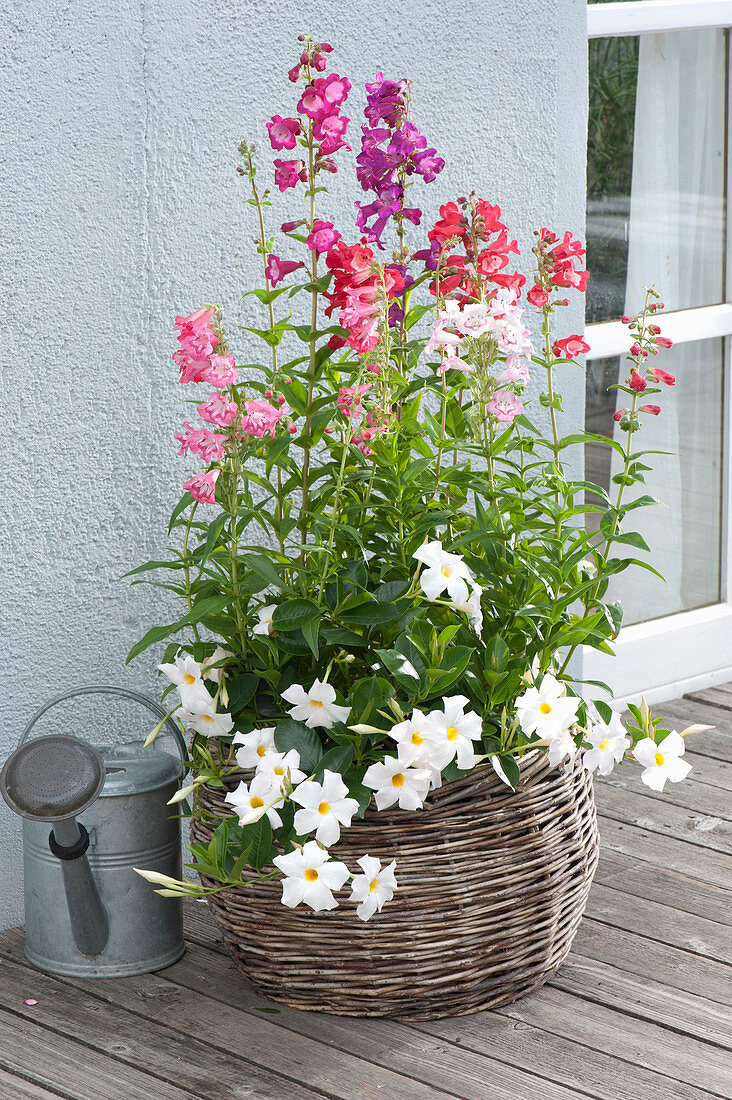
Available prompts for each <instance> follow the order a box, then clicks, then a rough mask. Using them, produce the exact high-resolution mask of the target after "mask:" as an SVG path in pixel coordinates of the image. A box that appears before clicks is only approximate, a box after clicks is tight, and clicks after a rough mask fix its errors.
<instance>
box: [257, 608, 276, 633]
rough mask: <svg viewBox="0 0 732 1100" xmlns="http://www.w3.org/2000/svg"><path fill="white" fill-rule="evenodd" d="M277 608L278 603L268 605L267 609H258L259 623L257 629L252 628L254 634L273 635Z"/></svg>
mask: <svg viewBox="0 0 732 1100" xmlns="http://www.w3.org/2000/svg"><path fill="white" fill-rule="evenodd" d="M276 607H277V604H276V603H268V604H267V606H266V607H260V608H258V609H257V616H258V618H259V622H258V623H257V625H256V626H255V627H252V634H271V633H272V616H273V615H274V613H275V609H276Z"/></svg>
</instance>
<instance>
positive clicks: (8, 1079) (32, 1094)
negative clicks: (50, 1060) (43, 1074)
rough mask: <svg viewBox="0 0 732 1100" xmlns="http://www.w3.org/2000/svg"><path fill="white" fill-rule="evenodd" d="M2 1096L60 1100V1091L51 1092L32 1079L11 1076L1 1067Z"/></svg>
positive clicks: (0, 1084)
mask: <svg viewBox="0 0 732 1100" xmlns="http://www.w3.org/2000/svg"><path fill="white" fill-rule="evenodd" d="M0 1096H4V1097H6V1098H7V1100H59V1096H60V1093H58V1092H49V1091H48V1089H44V1088H41V1086H40V1085H34V1084H33V1082H32V1081H26V1080H24V1079H23V1078H22V1077H15V1076H11V1074H9V1073H6V1072H5V1070H3V1069H0ZM61 1100H63V1097H62V1098H61Z"/></svg>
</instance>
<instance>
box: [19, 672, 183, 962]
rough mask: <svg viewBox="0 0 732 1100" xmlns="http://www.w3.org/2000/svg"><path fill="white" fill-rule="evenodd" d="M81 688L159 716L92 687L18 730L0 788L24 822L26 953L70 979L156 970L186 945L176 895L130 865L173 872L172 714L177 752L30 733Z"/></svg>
mask: <svg viewBox="0 0 732 1100" xmlns="http://www.w3.org/2000/svg"><path fill="white" fill-rule="evenodd" d="M79 695H121V696H123V697H125V698H127V699H133V700H134V701H135V702H138V703H142V704H143V706H145V707H147V708H148V709H149V710H151V711H152V712H153V713H154V714H156V715H157V717H158V718H160V719H162V718H164V717H165V712H164V711H163V710H162V708H161V707H160V706H158V704H157V703H154V702H152V701H151V700H150V699H147V698H146V697H145V696H144V695H140V694H138V693H137V692H136V691H129V690H128V689H127V688H120V687H105V686H91V687H82V688H76V689H74V690H72V691H67V692H65V693H64V694H63V695H59V696H57V697H56V698H55V699H52V700H51V702H49V703H46V704H45V705H44V706H43V707H41V709H40V710H38V711H37V712H36V714H34V715H33V717H32V718H31V720H30V722H29V723H28V725H27V726H26V728H25V730H24V731H23V734H22V736H21V738H20V741H19V743H18V747H17V748H16V749H15V751H14V752H13V753H12V755H11V756H10V757H9V758H8V760H7V761H6V763H5V766H4V768H3V770H2V773H1V774H0V793H1V794H2V796H3V798H4V799H5V801H6V802H7V803H8V805H9V806H10V808H11V809H12V810H14V811H15V812H16V813H18V814H20V815H21V816H22V818H23V865H24V872H25V937H26V939H25V955H26V958H27V959H28V960H29V962H31V963H33V965H34V966H37V967H39V969H41V970H45V971H47V972H49V973H51V974H63V975H67V976H94V977H100V978H101V977H103V978H113V977H127V976H130V975H133V974H145V973H148V972H149V971H152V970H161V969H162V968H163V967H165V966H170V964H171V963H174V962H175V961H176V960H177V959H179V958H180V957H181V955H182V954H183V951H184V950H185V945H184V941H183V913H182V906H181V900H180V899H179V898H163V897H160V895H159V894H156V893H155V892H154V890H152V889H151V888H150V884H149V883H148V882H146V881H145V880H144V879H142V878H141V877H140V876H139V875H138V874H137V873H136V872H135V870H134V868H135V867H142V868H144V869H146V870H153V871H160V872H161V873H162V874H164V875H169V876H170V877H171V878H180V876H181V842H180V820H179V817H178V814H177V811H176V809H175V808H173V807H170V806H168V805H167V802H168V800H169V799H170V798H171V797H172V796H173V794H174V793H175V791H176V790H177V789H178V781H179V779H180V778H181V776H182V775H183V773H184V771H185V759H186V755H187V754H186V746H185V742H184V741H183V738H182V736H181V734H180V731H179V730H178V728H177V727H176V725H175V723H174V722H173V721H172V720H171V719H170V718H169V719H168V720H167V722H166V723H165V729H166V730H167V731H168V732H169V733H170V734H171V735H172V737H173V739H174V744H175V746H176V755H175V756H172V755H171V754H170V753H168V752H162V751H159V750H157V749H156V750H155V751H152V752H151V751H143V746H142V744H132V745H129V744H125V745H117V746H114V747H112V748H99V747H93V746H92V745H89V744H87V742H86V741H83V740H80V739H79V738H77V737H72V736H70V735H67V734H62V733H61V734H52V735H50V736H48V737H37V738H34V739H32V740H29V736H30V733H31V730H32V729H33V726H34V725H35V724H36V722H37V721H38V719H39V718H40V717H41V715H42V714H45V713H46V711H47V710H49V709H50V708H51V707H53V706H55V705H56V704H57V703H60V702H61V701H62V700H65V699H73V698H75V697H76V696H79ZM49 826H50V831H49Z"/></svg>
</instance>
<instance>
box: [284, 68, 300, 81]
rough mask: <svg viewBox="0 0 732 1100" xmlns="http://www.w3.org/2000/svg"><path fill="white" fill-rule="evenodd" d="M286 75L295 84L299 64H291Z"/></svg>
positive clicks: (298, 76) (298, 72) (298, 73)
mask: <svg viewBox="0 0 732 1100" xmlns="http://www.w3.org/2000/svg"><path fill="white" fill-rule="evenodd" d="M287 76H288V78H289V79H290V80H291V81H292V83H293V84H297V82H298V80H299V79H300V66H299V65H293V67H292V68H291V69H290V71H289V73H288V74H287Z"/></svg>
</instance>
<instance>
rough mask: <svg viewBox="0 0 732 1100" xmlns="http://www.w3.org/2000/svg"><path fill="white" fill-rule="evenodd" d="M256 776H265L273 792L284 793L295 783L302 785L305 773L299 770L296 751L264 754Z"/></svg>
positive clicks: (298, 759) (298, 758)
mask: <svg viewBox="0 0 732 1100" xmlns="http://www.w3.org/2000/svg"><path fill="white" fill-rule="evenodd" d="M257 775H264V776H266V777H267V778H268V779H269V781H270V783H271V785H272V789H273V790H280V791H282V792H283V793H286V792H287V791H288V790H289V789H290V788H291V787H294V786H295V784H296V783H302V781H303V780H304V779H305V772H304V771H302V770H301V768H300V754H299V752H298V751H297V749H290V750H289V752H276V751H275V750H274V749H271V750H270V751H269V752H266V753H265V754H264V756H263V757H262V758H261V759H260V761H259V763H258V764H257Z"/></svg>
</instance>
